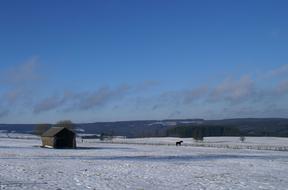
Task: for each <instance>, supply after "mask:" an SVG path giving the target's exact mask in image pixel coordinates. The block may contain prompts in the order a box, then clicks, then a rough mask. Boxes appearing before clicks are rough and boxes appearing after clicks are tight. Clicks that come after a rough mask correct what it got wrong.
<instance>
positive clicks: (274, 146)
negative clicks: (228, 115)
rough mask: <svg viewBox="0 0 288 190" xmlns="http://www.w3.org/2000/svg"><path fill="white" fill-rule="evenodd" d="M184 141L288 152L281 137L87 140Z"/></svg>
mask: <svg viewBox="0 0 288 190" xmlns="http://www.w3.org/2000/svg"><path fill="white" fill-rule="evenodd" d="M181 140H182V141H183V144H182V146H196V147H216V148H232V149H256V150H279V151H288V138H279V137H246V139H245V141H244V142H240V138H239V137H205V138H204V141H195V140H194V139H193V138H174V137H165V138H154V137H153V138H132V139H123V138H114V139H112V140H107V141H100V140H99V139H85V141H86V142H87V143H88V142H92V143H95V142H99V143H101V142H103V143H114V144H142V145H173V146H174V145H175V142H177V141H181Z"/></svg>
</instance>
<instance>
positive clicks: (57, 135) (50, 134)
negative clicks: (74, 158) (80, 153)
mask: <svg viewBox="0 0 288 190" xmlns="http://www.w3.org/2000/svg"><path fill="white" fill-rule="evenodd" d="M41 139H42V146H43V147H48V148H76V134H75V133H74V132H73V131H71V130H69V129H67V128H64V127H51V128H50V129H48V130H47V131H46V132H44V133H43V134H42V136H41Z"/></svg>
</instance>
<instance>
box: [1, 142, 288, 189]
mask: <svg viewBox="0 0 288 190" xmlns="http://www.w3.org/2000/svg"><path fill="white" fill-rule="evenodd" d="M139 140H140V139H139ZM150 140H151V139H150ZM154 140H155V139H154ZM162 140H163V141H165V142H166V141H167V142H172V140H173V141H174V140H175V139H169V138H168V139H167V138H164V139H162ZM214 140H216V141H219V140H217V139H214ZM247 140H248V139H247ZM147 141H149V139H145V142H147ZM211 141H213V139H211ZM272 141H273V140H272ZM273 142H274V141H273ZM283 142H285V140H284V141H283ZM213 143H215V141H213ZM259 143H261V142H259ZM39 145H40V140H39V139H10V138H0V169H1V172H0V189H1V190H2V189H9V190H10V189H11V190H14V189H29V190H30V189H31V190H32V189H35V190H40V189H54V190H57V189H58V190H60V189H69V190H72V189H97V190H98V189H99V190H103V189H104V190H105V189H117V190H118V189H131V190H143V189H149V190H150V189H159V190H162V189H163V190H167V189H168V190H169V189H171V190H172V189H173V190H174V189H189V190H193V189H195V190H200V189H203V190H204V189H205V190H208V189H211V190H215V189H217V190H219V189H220V190H221V189H231V190H232V189H233V190H237V189H241V190H242V189H253V190H255V189H267V190H268V189H269V190H273V189H275V190H276V189H277V190H284V189H287V186H288V178H287V174H288V152H286V151H264V150H247V149H224V148H207V147H193V146H182V147H176V146H163V145H162V146H160V145H142V144H108V143H96V142H84V143H80V142H78V147H79V148H78V149H76V150H71V149H70V150H69V149H62V150H61V149H45V148H39V147H38V146H39Z"/></svg>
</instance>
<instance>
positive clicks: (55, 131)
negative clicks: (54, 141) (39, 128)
mask: <svg viewBox="0 0 288 190" xmlns="http://www.w3.org/2000/svg"><path fill="white" fill-rule="evenodd" d="M63 130H68V131H70V132H72V133H74V132H73V131H71V130H69V129H67V128H65V127H51V128H50V129H48V130H47V131H46V132H44V133H43V134H42V135H41V136H42V137H54V136H55V135H56V134H58V133H60V132H61V131H63Z"/></svg>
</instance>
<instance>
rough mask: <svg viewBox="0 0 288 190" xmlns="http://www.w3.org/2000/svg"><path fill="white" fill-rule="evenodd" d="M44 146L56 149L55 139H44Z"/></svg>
mask: <svg viewBox="0 0 288 190" xmlns="http://www.w3.org/2000/svg"><path fill="white" fill-rule="evenodd" d="M42 146H51V147H54V137H42Z"/></svg>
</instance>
